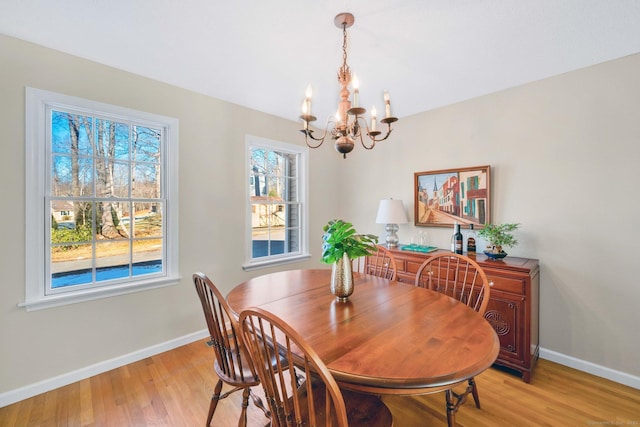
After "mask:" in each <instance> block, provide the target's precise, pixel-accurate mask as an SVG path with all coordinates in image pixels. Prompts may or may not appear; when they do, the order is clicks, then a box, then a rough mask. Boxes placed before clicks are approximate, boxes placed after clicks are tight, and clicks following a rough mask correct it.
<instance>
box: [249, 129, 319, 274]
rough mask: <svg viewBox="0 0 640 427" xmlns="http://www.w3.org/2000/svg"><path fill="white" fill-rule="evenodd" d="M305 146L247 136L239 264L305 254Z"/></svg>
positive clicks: (287, 259) (290, 258)
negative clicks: (243, 249)
mask: <svg viewBox="0 0 640 427" xmlns="http://www.w3.org/2000/svg"><path fill="white" fill-rule="evenodd" d="M306 163H307V150H306V149H305V148H303V147H299V146H296V145H290V144H284V143H281V142H276V141H270V140H266V139H263V138H258V137H254V136H248V137H247V166H248V173H247V176H248V182H247V189H248V201H249V203H248V214H247V223H248V230H249V233H248V235H249V238H248V244H247V262H246V263H245V265H244V268H245V269H251V268H255V267H260V266H265V265H272V264H275V263H281V262H290V261H294V260H299V259H302V258H308V257H309V254H308V249H307V228H306V222H307V207H306V202H305V197H306V181H307V179H306Z"/></svg>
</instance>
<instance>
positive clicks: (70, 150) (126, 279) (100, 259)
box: [23, 88, 178, 309]
mask: <svg viewBox="0 0 640 427" xmlns="http://www.w3.org/2000/svg"><path fill="white" fill-rule="evenodd" d="M177 128H178V122H177V120H176V119H172V118H167V117H162V116H157V115H154V114H149V113H144V112H139V111H134V110H129V109H125V108H121V107H117V106H112V105H106V104H100V103H96V102H93V101H89V100H84V99H80V98H74V97H69V96H65V95H60V94H56V93H52V92H46V91H42V90H38V89H31V88H27V129H26V137H27V139H26V148H27V158H26V173H27V177H26V184H27V188H26V191H27V245H28V256H27V288H26V301H25V303H24V304H23V305H24V306H26V307H27V309H34V308H45V307H50V306H56V305H61V304H66V303H72V302H79V301H83V300H88V299H95V298H99V297H103V296H113V295H116V294H120V293H127V292H132V291H135V290H142V289H147V288H150V287H157V286H164V285H167V284H174V283H177V281H178V264H177V262H178V252H177V249H175V248H176V247H177V244H176V243H177V216H176V214H177V200H178V199H177V197H178V194H177V188H178V187H177V176H178V175H177V144H178V138H177V136H178V134H177ZM171 243H174V244H171Z"/></svg>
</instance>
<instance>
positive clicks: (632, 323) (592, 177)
mask: <svg viewBox="0 0 640 427" xmlns="http://www.w3.org/2000/svg"><path fill="white" fill-rule="evenodd" d="M639 75H640V55H634V56H630V57H626V58H623V59H620V60H617V61H612V62H608V63H604V64H601V65H598V66H594V67H590V68H587V69H583V70H579V71H575V72H572V73H567V74H564V75H561V76H556V77H553V78H549V79H546V80H542V81H539V82H535V83H531V84H528V85H525V86H522V87H517V88H513V89H511V90H506V91H503V92H499V93H495V94H491V95H487V96H483V97H480V98H477V99H473V100H470V101H466V102H462V103H459V104H456V105H451V106H448V107H446V108H440V109H437V110H434V111H429V112H425V113H422V114H417V115H415V116H412V117H408V118H404V119H402V120H400V121H399V122H398V123H397V125H396V130H394V133H393V136H392V138H391V142H384V143H381V144H380V145H381V147H380V148H376V149H374V150H373V151H372V152H370V153H365V154H366V155H364V154H363V155H354V156H352V158H351V160H350V161H349V162H350V163H349V165H348V167H349V169H350V170H351V171H355V172H356V173H353V174H352V175H350V178H349V180H348V181H345V182H346V183H347V188H346V190H347V191H345V192H344V193H342V194H343V197H345V199H344V201H345V202H346V200H347V199H346V197H348V198H349V203H351V204H352V205H353V211H352V212H353V217H352V218H351V219H353V220H354V221H356V222H358V223H361V224H363V227H367V231H369V232H374V231H375V232H377V233H379V234H381V235H383V234H384V230H383V226H379V225H376V224H375V223H374V222H375V210H376V207H377V203H378V200H379V199H381V198H385V197H393V198H400V199H402V200H403V201H404V202H405V206H406V207H407V210H408V212H409V214H410V222H411V224H406V225H402V226H400V232H399V236H400V240H401V241H404V242H408V241H410V238H411V235H412V234H413V233H415V232H416V230H417V229H416V228H415V227H414V226H413V225H412V224H413V220H414V215H413V206H414V204H413V179H414V177H413V173H414V172H419V171H429V170H438V169H448V168H455V167H465V166H479V165H485V164H488V165H491V168H492V198H493V204H492V210H493V212H492V214H493V219H494V221H495V222H520V223H521V224H522V229H521V231H520V232H519V233H518V237H519V240H520V244H519V245H518V246H517V247H515V248H513V249H511V250H508V252H510V253H511V254H513V255H518V256H523V257H529V258H538V259H539V260H540V265H541V301H540V328H541V330H540V340H541V346H542V347H544V348H545V349H547V350H550V351H552V352H559V353H562V354H564V355H567V356H571V357H575V358H578V359H582V360H584V361H587V362H592V363H595V364H597V365H602V366H604V367H608V368H610V369H614V370H618V371H622V372H626V373H627V374H631V375H634V376H636V377H638V376H640V362H639V360H640V359H639V358H638V355H639V354H640V339H638V337H640V333H639V332H638V328H639V327H640V310H639V309H638V304H639V303H640V285H639V284H638V277H637V276H636V274H635V273H634V271H635V270H633V269H634V265H635V262H637V254H638V247H639V242H640V231H639V230H640V223H639V222H638V212H640V190H639V189H638V173H639V171H640V79H639V78H638V76H639ZM423 96H428V94H423ZM387 171H388V172H387ZM372 184H374V185H372ZM372 186H373V187H375V189H373V190H372V189H371V187H372ZM363 206H367V209H364V208H363ZM423 229H424V228H419V229H418V231H419V230H423ZM424 230H426V231H427V232H428V233H429V236H430V237H431V242H432V243H433V244H435V245H436V246H439V247H448V244H449V237H450V235H451V231H450V230H446V229H438V228H426V229H424ZM636 384H638V382H637V380H636Z"/></svg>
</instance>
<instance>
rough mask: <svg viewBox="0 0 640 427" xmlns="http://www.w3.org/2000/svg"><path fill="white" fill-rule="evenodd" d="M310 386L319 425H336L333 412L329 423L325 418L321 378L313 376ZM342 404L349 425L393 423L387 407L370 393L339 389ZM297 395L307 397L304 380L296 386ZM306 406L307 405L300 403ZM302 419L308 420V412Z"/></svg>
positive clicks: (365, 426) (367, 426)
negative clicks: (342, 400) (345, 410)
mask: <svg viewBox="0 0 640 427" xmlns="http://www.w3.org/2000/svg"><path fill="white" fill-rule="evenodd" d="M311 388H312V393H313V399H314V407H315V408H316V420H317V424H318V425H319V426H323V425H334V426H335V425H338V424H337V420H336V418H335V412H333V413H332V418H333V419H332V420H331V421H332V422H331V424H329V423H328V422H327V420H326V416H327V414H326V412H325V409H326V405H325V397H326V386H325V384H324V382H323V381H322V380H320V379H319V378H316V377H313V379H312V380H311ZM340 391H341V392H342V397H343V399H344V404H345V407H346V409H347V420H348V421H349V426H350V427H357V426H363V427H383V426H385V427H388V426H391V425H393V416H392V415H391V411H389V408H387V406H386V405H385V404H384V403H383V402H382V400H380V398H378V397H377V396H374V395H371V394H364V393H358V392H355V391H351V390H345V389H340ZM297 393H298V396H299V397H300V398H301V399H306V398H307V383H306V381H305V382H304V383H303V384H301V385H300V387H299V388H298V391H297ZM302 406H303V408H305V409H306V408H307V405H302ZM304 412H305V413H304V414H303V418H304V421H305V422H307V421H308V413H306V411H304Z"/></svg>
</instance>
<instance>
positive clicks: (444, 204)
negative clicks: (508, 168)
mask: <svg viewBox="0 0 640 427" xmlns="http://www.w3.org/2000/svg"><path fill="white" fill-rule="evenodd" d="M414 181H415V182H414V185H415V200H414V206H415V215H414V218H415V225H416V226H422V227H451V226H453V224H454V222H457V223H458V224H460V225H461V226H462V228H466V227H467V226H468V225H469V224H473V225H474V227H476V228H482V227H484V225H485V224H488V223H490V222H491V219H490V218H491V215H490V214H491V192H490V189H491V185H490V183H491V168H490V166H475V167H470V168H459V169H445V170H437V171H428V172H416V173H415V174H414Z"/></svg>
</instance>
